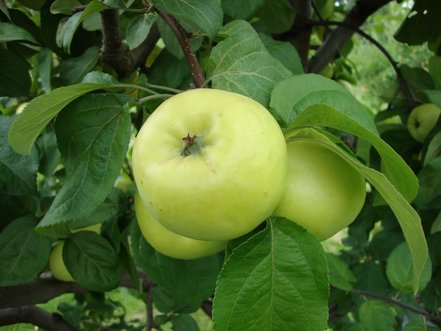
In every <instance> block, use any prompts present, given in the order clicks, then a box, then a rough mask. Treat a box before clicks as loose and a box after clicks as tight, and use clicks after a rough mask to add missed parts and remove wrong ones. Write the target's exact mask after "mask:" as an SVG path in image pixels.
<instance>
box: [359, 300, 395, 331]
mask: <svg viewBox="0 0 441 331" xmlns="http://www.w3.org/2000/svg"><path fill="white" fill-rule="evenodd" d="M358 313H359V315H360V323H361V325H362V326H363V328H364V330H366V331H394V330H395V323H396V321H395V314H394V312H393V310H392V309H391V308H390V307H389V306H388V305H387V304H385V303H384V302H381V301H376V300H369V301H366V302H364V303H363V304H362V305H361V306H360V310H359V311H358Z"/></svg>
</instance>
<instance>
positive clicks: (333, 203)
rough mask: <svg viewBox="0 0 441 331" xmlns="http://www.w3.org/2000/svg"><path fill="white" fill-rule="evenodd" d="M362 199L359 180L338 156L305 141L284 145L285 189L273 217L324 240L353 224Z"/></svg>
mask: <svg viewBox="0 0 441 331" xmlns="http://www.w3.org/2000/svg"><path fill="white" fill-rule="evenodd" d="M365 196H366V184H365V180H364V178H363V176H361V174H360V173H359V172H358V171H357V170H355V168H353V167H352V166H351V165H350V164H349V163H348V162H347V161H345V160H344V159H343V158H341V157H340V156H339V155H338V154H336V153H335V152H333V151H331V150H329V149H327V148H326V147H324V146H323V145H321V144H320V143H319V142H316V141H312V140H308V139H297V140H293V141H291V142H289V143H288V186H287V189H286V192H285V195H284V197H283V198H282V200H281V202H280V204H279V206H278V207H277V209H276V210H275V211H274V215H276V216H282V217H285V218H287V219H289V220H291V221H294V222H296V223H297V224H299V225H301V226H303V227H304V228H305V229H306V230H308V231H309V232H311V233H312V234H313V235H315V236H316V237H317V238H318V239H319V240H325V239H327V238H330V237H331V236H333V235H334V234H336V233H337V232H338V231H340V230H341V229H343V228H345V227H346V226H348V225H349V224H350V223H351V222H353V221H354V219H355V218H356V217H357V215H358V214H359V212H360V210H361V208H362V207H363V204H364V200H365Z"/></svg>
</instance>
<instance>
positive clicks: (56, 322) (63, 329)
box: [0, 306, 77, 331]
mask: <svg viewBox="0 0 441 331" xmlns="http://www.w3.org/2000/svg"><path fill="white" fill-rule="evenodd" d="M17 323H30V324H33V325H36V326H38V327H40V328H42V329H44V330H47V331H75V330H77V329H76V328H74V327H72V326H71V325H69V324H68V323H67V322H66V321H65V320H64V319H63V318H62V317H61V316H60V315H59V314H51V313H48V312H47V311H45V310H43V309H41V308H39V307H36V306H23V307H14V308H4V309H0V326H4V325H11V324H17Z"/></svg>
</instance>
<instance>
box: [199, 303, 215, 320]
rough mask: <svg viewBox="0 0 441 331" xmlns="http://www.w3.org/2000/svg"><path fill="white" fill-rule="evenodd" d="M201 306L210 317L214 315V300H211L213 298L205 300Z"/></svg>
mask: <svg viewBox="0 0 441 331" xmlns="http://www.w3.org/2000/svg"><path fill="white" fill-rule="evenodd" d="M201 308H202V310H203V311H204V313H205V314H206V315H207V316H208V317H210V318H211V317H212V315H213V301H211V299H210V300H205V301H203V302H202V305H201Z"/></svg>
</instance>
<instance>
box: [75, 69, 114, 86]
mask: <svg viewBox="0 0 441 331" xmlns="http://www.w3.org/2000/svg"><path fill="white" fill-rule="evenodd" d="M82 83H92V84H107V85H113V84H118V81H117V80H116V79H115V78H114V77H113V76H112V75H109V74H106V73H105V72H100V71H92V72H89V73H88V74H87V75H86V76H84V78H83V80H82Z"/></svg>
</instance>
